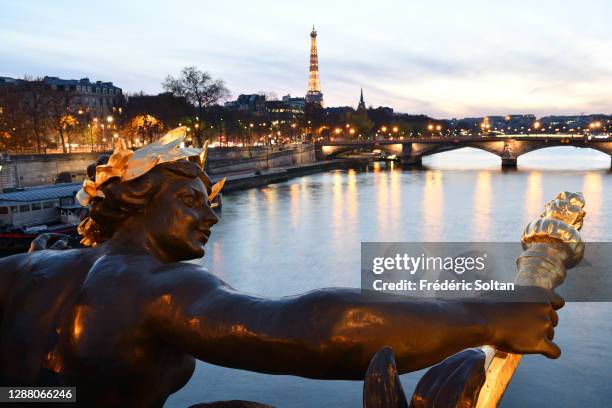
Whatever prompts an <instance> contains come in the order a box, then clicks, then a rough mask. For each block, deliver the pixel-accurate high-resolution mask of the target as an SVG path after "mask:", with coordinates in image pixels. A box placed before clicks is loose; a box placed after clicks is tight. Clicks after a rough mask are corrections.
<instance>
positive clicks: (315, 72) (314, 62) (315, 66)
mask: <svg viewBox="0 0 612 408" xmlns="http://www.w3.org/2000/svg"><path fill="white" fill-rule="evenodd" d="M306 102H307V103H317V104H319V105H321V106H323V94H322V93H321V83H320V82H319V57H318V56H317V32H316V31H315V28H314V25H313V26H312V32H311V33H310V73H309V76H308V92H306Z"/></svg>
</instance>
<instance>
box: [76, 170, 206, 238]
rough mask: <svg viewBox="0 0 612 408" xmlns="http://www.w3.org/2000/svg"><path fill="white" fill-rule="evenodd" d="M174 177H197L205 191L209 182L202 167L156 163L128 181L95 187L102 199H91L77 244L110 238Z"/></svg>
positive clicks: (142, 209) (143, 208)
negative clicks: (87, 214) (147, 170)
mask: <svg viewBox="0 0 612 408" xmlns="http://www.w3.org/2000/svg"><path fill="white" fill-rule="evenodd" d="M98 164H103V163H100V162H99V163H98ZM177 177H184V178H189V179H195V178H200V179H202V181H203V182H204V184H205V185H206V186H207V188H208V187H209V186H210V179H209V178H208V176H207V175H206V173H204V171H203V170H202V168H201V167H200V166H199V165H198V164H197V163H195V162H192V161H189V160H179V161H175V162H168V163H162V164H158V165H157V166H155V167H153V169H151V170H150V171H149V172H147V173H145V174H143V175H142V176H140V177H138V178H136V179H134V180H130V181H125V182H122V181H120V179H119V178H113V179H110V180H108V181H107V182H106V183H104V184H103V185H102V186H100V187H99V190H101V191H102V193H104V197H94V198H93V199H92V200H91V202H90V206H89V217H88V218H89V219H85V220H84V221H83V222H82V223H81V225H80V226H79V233H80V234H81V235H82V236H83V240H82V241H81V242H83V244H84V245H97V244H100V243H102V242H104V241H107V240H109V239H111V238H112V237H113V235H114V234H115V232H117V230H118V229H119V228H120V227H121V225H122V224H123V223H124V222H125V221H126V220H127V219H129V218H130V217H132V216H134V215H136V214H140V213H142V212H144V210H145V208H146V207H147V205H148V204H149V203H150V202H151V201H153V200H154V198H155V196H156V195H157V193H158V192H159V191H160V190H161V188H162V186H163V184H164V182H166V181H168V180H169V179H171V178H177Z"/></svg>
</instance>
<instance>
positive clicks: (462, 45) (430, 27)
mask: <svg viewBox="0 0 612 408" xmlns="http://www.w3.org/2000/svg"><path fill="white" fill-rule="evenodd" d="M100 4H102V3H100ZM486 4H487V3H486V2H480V1H479V2H471V3H470V4H461V5H459V4H454V3H451V2H444V1H438V2H436V3H435V4H434V5H429V6H427V5H422V4H412V5H410V7H408V6H405V5H400V4H392V3H390V2H384V1H383V2H378V3H377V4H376V6H373V5H370V4H367V3H357V4H350V3H343V4H329V3H322V2H317V1H313V2H309V3H307V4H304V5H292V4H273V3H271V2H264V3H258V4H257V5H254V4H244V5H240V6H239V7H238V6H237V5H228V4H224V5H219V4H215V5H214V13H211V14H207V13H206V11H207V10H209V9H211V8H212V7H213V6H212V3H208V2H204V3H196V2H182V3H181V6H183V7H177V6H175V7H174V8H172V9H169V8H165V7H164V6H163V5H161V3H153V4H150V5H149V3H147V7H143V4H137V3H130V4H123V3H122V4H119V3H116V4H115V2H113V1H111V2H105V3H104V5H103V6H100V7H98V6H96V5H95V4H88V5H82V4H78V3H74V2H66V1H59V2H57V3H54V4H53V6H50V5H47V4H45V3H43V2H30V3H29V4H14V5H12V6H11V8H10V9H8V8H5V10H3V15H2V16H1V17H0V35H2V36H3V38H5V42H3V45H0V62H1V64H0V67H1V68H0V76H11V77H22V76H23V75H24V74H29V75H34V76H44V75H51V76H60V77H64V78H75V79H78V78H81V77H90V78H99V79H102V80H105V81H112V82H114V83H115V84H117V85H118V86H120V87H122V88H123V89H124V91H125V92H128V93H133V92H138V91H140V90H143V91H145V92H150V93H157V92H161V91H162V87H161V82H162V81H163V79H164V78H165V76H166V75H168V74H173V75H174V74H176V73H178V72H179V70H180V69H181V67H183V66H185V65H196V66H198V67H199V68H201V69H203V70H206V71H209V72H210V73H211V74H212V75H213V76H215V77H220V78H222V79H223V80H225V82H226V84H227V86H228V88H229V89H230V91H231V93H232V97H233V98H235V97H237V96H238V94H241V93H256V92H258V91H268V92H274V93H276V94H277V95H278V96H279V97H280V96H282V95H284V94H287V93H291V94H292V95H293V96H304V94H305V93H306V89H307V84H308V60H309V48H310V38H309V34H310V30H311V28H312V24H313V23H314V24H315V27H316V29H317V32H318V34H319V38H318V40H319V44H318V46H319V66H320V78H321V90H322V92H323V93H324V94H325V99H326V105H327V106H344V105H350V106H355V105H356V103H357V101H358V98H359V90H360V88H362V87H363V88H364V93H365V98H366V103H367V104H368V106H369V105H372V106H379V105H383V106H391V107H393V108H394V109H395V110H396V111H398V112H406V113H423V114H427V115H430V116H433V117H437V118H452V117H470V116H486V115H505V114H511V113H534V114H536V115H537V116H544V115H550V114H580V113H582V112H585V113H604V114H606V113H610V112H612V99H611V98H609V95H608V93H609V90H610V89H612V63H611V62H609V61H608V60H607V54H609V51H610V50H612V42H611V40H610V39H609V38H610V37H611V36H610V34H611V33H612V29H611V28H609V27H608V26H606V21H605V15H606V13H607V12H608V14H609V12H610V11H612V6H610V5H608V4H605V2H602V1H591V2H589V7H587V6H584V7H582V8H576V7H575V6H574V7H570V3H569V2H554V3H553V2H547V1H546V2H540V3H538V4H531V3H527V2H519V3H516V2H515V3H513V5H512V6H509V5H506V6H501V5H500V6H497V5H496V7H495V8H494V9H493V8H487V6H486ZM564 6H567V7H564ZM142 10H146V12H143V11H142ZM200 11H201V12H202V16H200V18H191V17H192V15H194V14H196V15H197V13H198V12H200ZM186 16H189V17H190V18H186ZM279 16H285V18H279ZM587 23H588V24H587ZM578 25H580V26H581V28H580V30H576V27H577V26H578ZM26 27H27V30H26Z"/></svg>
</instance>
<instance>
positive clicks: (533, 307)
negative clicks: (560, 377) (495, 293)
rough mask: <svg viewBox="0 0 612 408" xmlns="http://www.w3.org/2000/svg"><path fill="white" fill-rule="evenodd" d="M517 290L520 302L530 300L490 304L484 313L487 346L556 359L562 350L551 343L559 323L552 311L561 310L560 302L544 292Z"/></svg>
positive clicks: (519, 288)
mask: <svg viewBox="0 0 612 408" xmlns="http://www.w3.org/2000/svg"><path fill="white" fill-rule="evenodd" d="M516 288H517V289H516V290H517V292H518V293H517V295H518V296H520V297H521V299H523V300H524V299H530V300H529V301H525V300H524V301H515V302H504V303H492V304H491V305H490V307H488V308H487V310H486V311H485V315H486V316H487V323H486V329H487V331H488V336H487V337H488V339H489V341H490V343H489V344H491V345H493V346H495V347H496V348H498V349H499V350H501V351H505V352H509V353H514V354H536V353H541V354H544V355H545V356H546V357H548V358H558V357H559V356H560V355H561V350H560V349H559V346H557V345H556V344H555V343H554V342H553V341H552V340H553V338H554V336H555V330H554V327H555V326H556V325H557V323H558V321H559V318H558V316H557V312H555V310H557V309H560V308H561V307H563V304H564V303H565V302H564V300H563V298H562V297H561V296H559V295H557V294H556V293H555V292H553V291H551V290H547V289H543V288H538V287H521V286H517V287H516Z"/></svg>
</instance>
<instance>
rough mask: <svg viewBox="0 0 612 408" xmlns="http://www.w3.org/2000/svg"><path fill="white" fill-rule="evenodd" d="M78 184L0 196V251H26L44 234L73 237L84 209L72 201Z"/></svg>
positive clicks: (30, 189)
mask: <svg viewBox="0 0 612 408" xmlns="http://www.w3.org/2000/svg"><path fill="white" fill-rule="evenodd" d="M80 188H81V183H60V184H52V185H46V186H37V187H29V188H20V189H11V190H9V191H6V190H5V192H3V193H2V194H0V250H8V251H19V250H24V251H25V250H27V248H28V247H29V245H30V243H31V242H32V240H33V239H34V238H36V237H37V236H39V235H40V234H44V233H58V234H66V235H71V236H72V235H74V236H76V229H77V226H78V225H79V223H80V222H81V220H82V219H83V218H85V217H86V216H87V208H85V207H82V206H81V205H80V204H79V203H78V202H76V200H75V195H76V192H77V191H78V190H79V189H80Z"/></svg>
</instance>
